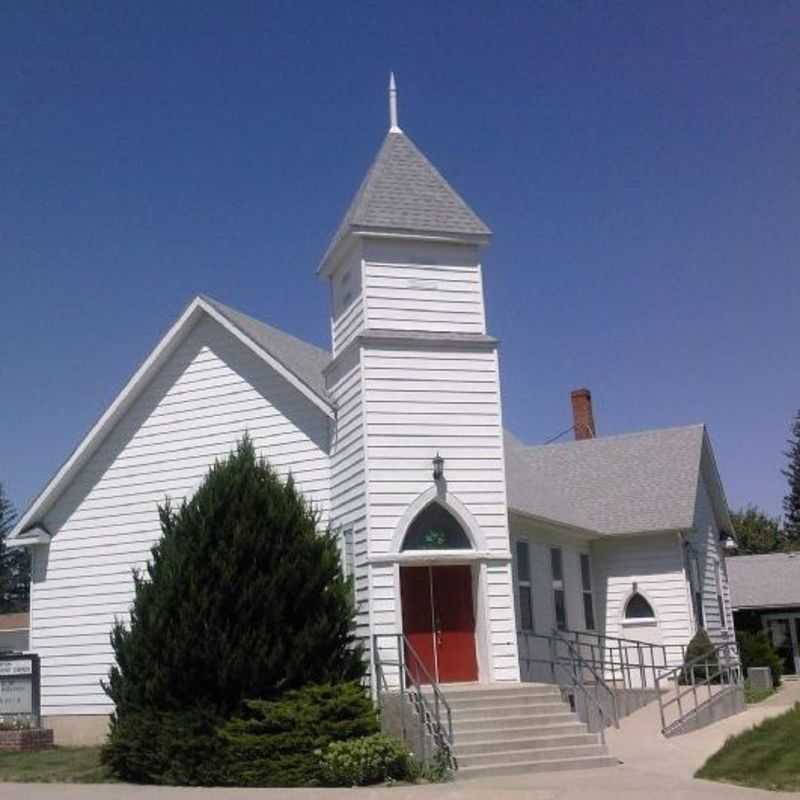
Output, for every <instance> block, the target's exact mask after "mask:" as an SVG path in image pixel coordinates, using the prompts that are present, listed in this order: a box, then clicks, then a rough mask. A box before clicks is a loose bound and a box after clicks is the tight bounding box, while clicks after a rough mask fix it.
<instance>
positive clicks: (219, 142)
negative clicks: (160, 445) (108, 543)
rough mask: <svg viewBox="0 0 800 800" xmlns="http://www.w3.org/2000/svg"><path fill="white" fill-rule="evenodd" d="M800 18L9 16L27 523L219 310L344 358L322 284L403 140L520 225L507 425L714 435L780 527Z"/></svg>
mask: <svg viewBox="0 0 800 800" xmlns="http://www.w3.org/2000/svg"><path fill="white" fill-rule="evenodd" d="M798 41H800V5H798V4H797V3H796V2H795V3H782V2H769V3H752V2H742V3H739V2H725V3H715V2H703V3H700V2H692V3H681V2H675V3H639V2H632V3H627V2H611V3H599V2H582V3H577V2H576V3H564V2H551V3H529V2H525V3H519V4H516V3H501V4H498V3H495V2H486V3H468V2H451V3H430V2H405V3H388V2H386V3H375V2H360V3H322V2H319V3H300V2H279V3H278V2H276V3H268V2H261V3H242V2H226V3H201V2H193V3H171V2H158V3H147V2H141V3H135V4H133V3H109V4H98V3H90V2H77V3H56V2H30V3H6V4H4V6H3V8H2V9H0V75H2V76H3V77H2V80H0V165H1V167H0V275H1V276H2V288H3V304H2V314H0V342H1V343H2V345H0V347H2V350H1V351H0V354H1V355H2V358H0V380H2V386H3V390H2V392H1V393H0V481H1V482H3V483H4V484H5V486H6V489H7V491H8V493H9V494H10V496H11V498H12V500H13V501H14V502H15V503H16V505H17V506H18V507H19V508H20V509H22V508H23V507H24V506H25V505H27V503H28V502H29V500H30V499H31V498H32V496H33V495H35V493H36V492H37V491H39V489H40V488H41V487H42V486H43V484H44V483H45V481H46V480H47V479H48V478H49V476H50V475H51V474H52V473H53V471H54V470H55V469H56V468H57V467H58V465H59V464H60V463H61V461H62V460H63V459H64V458H65V457H66V456H67V455H68V453H69V452H70V450H71V449H72V447H73V446H74V445H75V444H76V443H77V442H78V440H79V439H80V438H81V436H82V435H83V433H84V432H85V431H86V429H87V428H88V427H89V425H90V424H91V423H92V421H93V420H94V419H95V418H96V417H97V416H98V415H99V414H100V413H101V412H102V410H103V409H104V408H105V406H106V405H107V404H108V403H109V402H110V401H111V400H112V399H113V397H114V395H115V394H116V392H117V391H118V390H119V389H120V388H121V386H122V385H123V384H124V382H125V380H126V379H127V378H128V376H129V375H130V374H131V373H132V371H133V370H134V369H135V367H136V366H137V365H138V364H139V363H140V362H141V360H142V359H143V358H144V357H145V356H146V355H147V353H148V351H149V350H150V349H151V348H152V347H153V346H154V345H155V343H156V342H157V340H158V338H159V337H160V335H161V334H162V333H163V332H164V331H165V329H166V328H167V327H168V326H169V325H170V323H171V322H172V321H173V320H174V319H175V318H176V317H177V315H178V314H179V313H180V311H181V310H182V308H183V307H184V306H185V304H186V303H187V302H188V301H189V300H190V299H191V297H192V296H193V295H195V294H197V293H200V292H205V293H208V294H210V295H212V296H214V297H217V298H219V299H220V300H223V301H224V302H227V303H229V304H231V305H234V306H236V307H239V308H241V309H243V310H245V311H247V312H249V313H251V314H253V315H254V316H257V317H259V318H261V319H263V320H265V321H267V322H270V323H271V324H274V325H277V326H279V327H283V328H285V329H286V330H288V331H290V332H292V333H294V334H296V335H298V336H301V337H303V338H306V339H308V340H311V341H313V342H316V343H318V344H322V345H326V344H327V341H328V320H327V294H326V290H325V286H324V285H322V284H321V283H320V282H319V281H318V280H317V278H316V277H315V274H314V272H315V268H316V266H317V264H318V261H319V257H320V256H321V254H322V252H323V251H324V249H325V246H326V244H327V241H328V238H329V237H330V235H331V234H332V232H333V230H334V229H335V227H336V225H337V223H338V221H339V218H340V216H341V214H342V213H343V211H344V210H345V208H346V206H347V204H348V202H349V200H350V197H351V196H352V194H353V192H354V191H355V189H356V187H357V185H358V183H359V182H360V180H361V178H362V176H363V174H364V172H365V170H366V168H367V167H368V165H369V163H370V161H371V159H372V157H373V156H374V154H375V153H376V151H377V148H378V146H379V144H380V142H381V139H382V137H383V135H384V133H385V130H386V126H387V108H386V83H387V78H388V73H389V70H390V69H393V70H395V72H396V74H397V79H398V83H399V89H400V122H401V125H402V126H403V128H404V130H405V131H406V132H407V133H408V134H409V135H410V136H411V137H412V138H413V139H414V140H415V141H416V143H417V144H418V145H419V146H420V147H421V148H422V150H423V151H424V152H425V153H426V154H427V155H428V157H429V158H430V159H431V160H432V161H433V162H434V163H435V164H436V165H437V166H438V167H439V168H440V169H441V170H442V172H443V173H444V174H445V175H446V176H447V177H448V179H449V180H450V181H451V183H452V184H453V185H454V186H455V187H456V188H457V189H458V190H459V191H460V192H461V193H462V194H463V196H464V197H465V198H466V199H467V201H468V202H469V203H470V204H471V205H472V206H473V207H474V208H475V209H476V211H477V212H478V213H479V214H480V215H481V216H482V217H483V218H484V219H485V220H486V221H487V222H488V224H489V225H490V226H491V227H492V229H493V230H494V241H493V243H492V245H491V247H490V248H489V250H488V251H487V252H486V256H485V260H484V275H485V282H486V297H487V310H488V318H489V326H490V331H491V332H492V333H494V334H495V335H497V336H499V337H500V338H501V339H502V351H501V363H502V374H503V391H504V413H505V422H506V424H507V426H508V427H510V428H511V429H512V430H513V431H515V432H516V433H518V434H519V435H521V436H522V437H523V438H525V439H527V440H528V441H531V442H541V441H544V440H545V439H547V438H549V437H550V436H552V435H553V434H555V433H557V432H559V431H561V430H562V429H564V428H565V427H567V425H568V424H569V422H570V412H569V397H568V395H569V390H570V389H572V388H574V387H577V386H583V385H586V386H589V387H590V388H591V389H592V392H593V395H594V400H595V412H596V418H597V422H598V428H599V431H600V433H601V434H614V433H621V432H625V431H634V430H641V429H644V428H651V427H666V426H671V425H683V424H687V423H694V422H700V421H704V422H706V423H707V424H708V426H709V429H710V432H711V436H712V441H713V444H714V447H715V450H716V455H717V460H718V462H719V466H720V470H721V473H722V476H723V479H724V482H725V486H726V490H727V493H728V498H729V501H730V503H731V505H732V506H734V507H738V506H740V505H742V504H744V503H746V502H754V503H757V504H759V505H762V506H764V507H765V508H766V509H767V510H768V511H770V512H771V513H778V512H779V510H780V503H781V498H782V496H783V494H784V491H785V481H784V479H783V477H782V476H781V475H780V468H781V466H782V465H783V463H784V458H783V456H782V454H781V451H782V449H783V447H784V443H785V439H786V437H787V434H788V427H789V422H790V419H791V416H792V414H793V413H794V412H795V411H796V410H797V409H798V407H800V368H798V364H800V356H798V337H799V336H800V328H799V327H798V317H799V316H800V315H799V314H798V309H800V265H799V264H798V253H800V225H799V224H798V212H799V211H800V155H799V153H800V148H798V141H799V140H800V106H799V105H798V99H800V95H799V94H798V85H800V48H798V47H797V42H798Z"/></svg>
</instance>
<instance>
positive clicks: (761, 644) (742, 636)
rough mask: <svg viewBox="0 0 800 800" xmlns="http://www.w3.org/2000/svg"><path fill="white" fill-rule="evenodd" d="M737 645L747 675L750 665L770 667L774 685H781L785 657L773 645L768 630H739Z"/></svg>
mask: <svg viewBox="0 0 800 800" xmlns="http://www.w3.org/2000/svg"><path fill="white" fill-rule="evenodd" d="M736 646H737V647H738V649H739V658H740V659H741V660H742V669H743V670H744V672H745V675H747V671H748V670H749V669H750V667H769V669H770V672H771V673H772V683H773V685H774V686H780V685H781V675H782V673H783V659H782V658H781V657H780V655H779V654H778V653H777V651H776V650H775V648H774V647H773V646H772V642H771V641H770V640H769V639H768V638H767V634H766V632H764V631H756V632H752V631H737V632H736Z"/></svg>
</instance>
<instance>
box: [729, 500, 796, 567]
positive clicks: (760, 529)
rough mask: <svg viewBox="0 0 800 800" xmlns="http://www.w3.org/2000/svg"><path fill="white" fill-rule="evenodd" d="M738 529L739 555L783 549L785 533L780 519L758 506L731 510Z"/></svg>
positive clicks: (737, 546) (735, 527)
mask: <svg viewBox="0 0 800 800" xmlns="http://www.w3.org/2000/svg"><path fill="white" fill-rule="evenodd" d="M730 516H731V521H732V522H733V527H734V529H735V531H736V552H737V555H756V554H760V553H774V552H776V551H778V550H782V549H783V545H784V535H783V531H782V530H781V523H780V520H779V519H778V518H776V517H770V516H769V515H768V514H767V513H766V512H764V511H762V510H761V509H760V508H758V507H757V506H747V507H746V508H742V509H739V511H731V512H730Z"/></svg>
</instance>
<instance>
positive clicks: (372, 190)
mask: <svg viewBox="0 0 800 800" xmlns="http://www.w3.org/2000/svg"><path fill="white" fill-rule="evenodd" d="M356 231H362V232H369V231H388V232H392V231H396V232H398V233H410V234H413V233H422V234H439V235H454V236H466V237H469V238H472V237H476V238H485V237H488V236H489V235H490V234H491V231H490V230H489V228H488V227H487V226H486V224H485V223H484V222H483V221H482V220H481V219H480V218H479V217H478V215H477V214H476V213H475V212H474V211H473V210H472V209H471V208H470V207H469V206H468V205H467V204H466V203H465V202H464V200H463V199H462V198H461V196H460V195H459V194H458V193H457V192H456V191H455V189H453V187H452V186H450V184H449V183H448V182H447V181H446V180H445V179H444V178H443V177H442V175H441V173H440V172H439V171H438V170H437V169H436V167H434V166H433V164H431V162H430V161H428V159H427V158H425V156H424V155H423V154H422V152H421V151H420V150H419V148H418V147H417V146H416V145H415V144H414V143H413V142H412V141H411V139H409V138H408V137H407V136H406V135H405V134H404V133H403V132H402V131H401V130H400V129H399V128H396V127H393V128H392V129H390V130H389V133H388V134H387V135H386V138H385V139H384V141H383V145H382V146H381V149H380V151H379V152H378V155H377V157H376V159H375V161H374V162H373V164H372V166H371V167H370V168H369V171H368V172H367V175H366V177H365V178H364V181H363V183H362V184H361V186H360V188H359V190H358V191H357V192H356V195H355V197H354V198H353V202H352V203H351V204H350V208H349V209H348V211H347V213H346V214H345V215H344V219H343V220H342V222H341V224H340V225H339V228H338V230H337V231H336V234H335V235H334V237H333V239H332V240H331V243H330V245H329V246H328V250H327V251H326V253H325V257H324V258H323V259H322V267H321V268H320V269H323V268H324V266H325V264H326V262H327V261H328V259H329V257H330V256H331V254H332V253H333V251H334V250H335V249H336V247H337V246H338V245H339V243H340V242H341V241H342V239H344V237H345V236H346V235H347V234H348V233H351V232H356Z"/></svg>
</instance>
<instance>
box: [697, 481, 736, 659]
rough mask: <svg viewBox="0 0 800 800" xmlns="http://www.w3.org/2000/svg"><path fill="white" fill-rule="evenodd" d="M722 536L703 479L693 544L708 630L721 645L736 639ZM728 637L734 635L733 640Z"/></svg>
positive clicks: (699, 487)
mask: <svg viewBox="0 0 800 800" xmlns="http://www.w3.org/2000/svg"><path fill="white" fill-rule="evenodd" d="M719 533H720V523H719V521H718V520H717V518H716V516H715V514H714V507H713V504H712V502H711V498H710V496H709V493H708V487H707V485H706V481H705V478H704V477H702V476H701V478H700V482H699V485H698V490H697V504H696V506H695V522H694V531H693V532H692V535H691V543H692V546H693V547H694V549H695V551H696V553H697V555H698V559H699V567H700V577H701V581H702V584H703V588H702V594H703V616H704V618H705V628H706V632H707V633H708V635H709V638H710V639H711V641H712V642H714V643H715V644H720V643H722V642H724V641H726V640H727V639H728V638H731V639H732V638H733V616H732V611H731V602H730V592H729V589H728V579H727V572H726V571H725V568H724V564H723V560H724V559H723V553H722V548H721V547H720V544H719ZM718 567H719V570H720V576H721V582H722V590H723V591H722V599H723V605H724V613H725V619H724V620H722V619H720V613H719V604H718V603H717V568H718ZM723 623H724V624H723ZM727 634H730V637H728V636H727Z"/></svg>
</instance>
